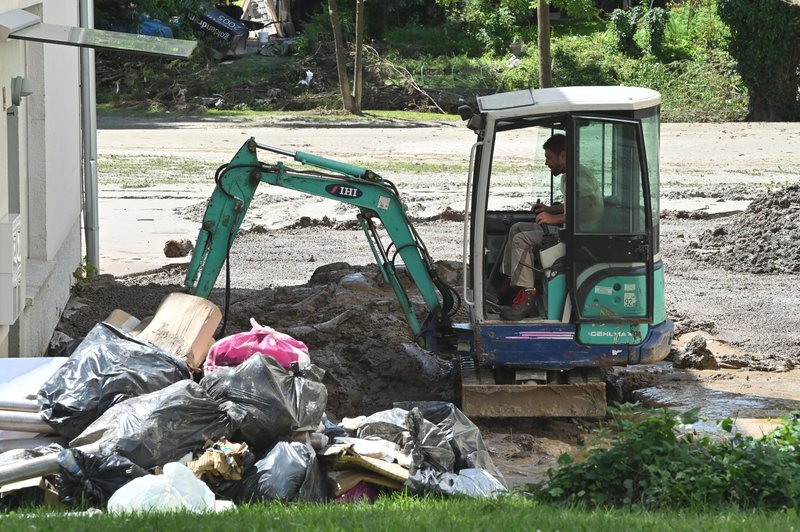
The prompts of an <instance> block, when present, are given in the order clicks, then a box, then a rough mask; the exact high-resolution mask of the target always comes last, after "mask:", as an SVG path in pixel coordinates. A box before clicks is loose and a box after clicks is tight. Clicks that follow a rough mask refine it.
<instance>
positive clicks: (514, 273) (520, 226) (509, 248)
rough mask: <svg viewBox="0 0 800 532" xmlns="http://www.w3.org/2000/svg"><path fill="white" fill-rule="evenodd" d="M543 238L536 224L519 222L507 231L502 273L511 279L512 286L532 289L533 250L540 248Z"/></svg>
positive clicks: (540, 228) (540, 229)
mask: <svg viewBox="0 0 800 532" xmlns="http://www.w3.org/2000/svg"><path fill="white" fill-rule="evenodd" d="M543 236H544V231H543V230H542V226H541V225H539V224H537V223H528V222H519V223H515V224H514V225H512V226H511V229H509V231H508V241H507V242H506V249H505V253H504V255H503V265H502V266H503V267H502V272H503V273H504V274H506V275H508V276H509V277H511V285H512V286H521V287H523V288H533V281H534V276H533V250H535V249H539V248H540V247H541V245H542V237H543Z"/></svg>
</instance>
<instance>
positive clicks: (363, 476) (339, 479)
mask: <svg viewBox="0 0 800 532" xmlns="http://www.w3.org/2000/svg"><path fill="white" fill-rule="evenodd" d="M328 478H330V479H331V481H332V482H333V494H334V496H335V497H338V496H339V495H341V494H343V493H347V492H348V491H350V490H351V489H353V488H354V487H355V486H356V485H357V484H358V483H359V482H368V483H369V484H375V485H377V486H385V487H387V488H391V489H393V490H401V489H403V483H402V482H400V481H399V480H394V479H391V478H389V477H384V476H382V475H378V474H376V473H368V472H366V471H361V470H358V469H344V470H341V471H331V472H330V473H328Z"/></svg>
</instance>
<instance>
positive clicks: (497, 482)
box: [358, 402, 507, 497]
mask: <svg viewBox="0 0 800 532" xmlns="http://www.w3.org/2000/svg"><path fill="white" fill-rule="evenodd" d="M368 436H377V437H381V438H384V439H387V440H390V441H394V442H395V443H398V444H400V445H403V446H404V451H405V452H406V453H409V454H410V455H411V458H412V467H411V468H410V473H411V475H410V476H409V479H408V481H407V482H406V484H407V485H408V486H409V488H410V489H411V490H412V491H413V492H415V493H437V494H441V495H465V496H470V497H494V496H496V495H497V493H500V492H503V491H507V489H506V485H505V479H504V478H503V475H502V474H501V473H500V471H499V470H498V469H497V468H496V467H495V465H494V463H493V462H492V459H491V457H490V456H489V452H488V450H487V449H486V445H485V444H484V443H483V438H482V437H481V434H480V430H479V429H478V428H477V427H476V426H475V425H474V424H473V423H472V422H471V421H470V420H469V418H467V417H466V416H465V415H464V414H463V413H462V412H461V411H460V410H458V408H456V407H455V406H454V405H453V404H452V403H446V402H405V403H395V407H394V408H392V409H391V410H384V411H382V412H377V413H375V414H373V415H371V416H369V417H368V418H367V419H365V420H364V422H363V423H362V424H361V426H360V427H359V429H358V437H360V438H364V437H368Z"/></svg>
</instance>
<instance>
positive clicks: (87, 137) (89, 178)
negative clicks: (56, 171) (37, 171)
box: [79, 0, 100, 271]
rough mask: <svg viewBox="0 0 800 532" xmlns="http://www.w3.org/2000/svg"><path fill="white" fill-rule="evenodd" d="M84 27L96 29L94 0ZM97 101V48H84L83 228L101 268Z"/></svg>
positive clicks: (84, 2) (90, 261)
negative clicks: (95, 49) (95, 55)
mask: <svg viewBox="0 0 800 532" xmlns="http://www.w3.org/2000/svg"><path fill="white" fill-rule="evenodd" d="M79 9H80V11H79V13H80V24H81V27H82V28H94V0H80V8H79ZM96 104H97V101H96V98H95V76H94V49H92V48H84V47H81V132H82V144H83V227H84V232H85V235H84V237H85V240H86V263H87V265H92V266H94V268H96V270H92V269H91V268H90V269H89V271H99V269H100V238H99V228H98V225H99V223H98V216H97V106H96Z"/></svg>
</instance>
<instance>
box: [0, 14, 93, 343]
mask: <svg viewBox="0 0 800 532" xmlns="http://www.w3.org/2000/svg"><path fill="white" fill-rule="evenodd" d="M16 8H27V9H29V10H30V11H32V12H34V13H36V14H38V15H40V16H41V17H42V21H43V22H45V23H50V24H60V25H67V26H74V25H77V24H78V1H77V0H42V1H41V2H38V3H37V2H30V1H26V2H22V1H17V0H0V12H2V11H7V10H10V9H16ZM18 75H21V76H24V77H26V78H28V79H30V80H31V81H32V82H33V85H34V94H32V95H31V96H28V97H27V98H25V99H24V100H23V103H22V104H21V105H20V108H19V110H20V130H19V134H20V137H21V138H20V148H21V151H22V155H21V158H20V161H21V163H20V173H21V174H22V175H21V177H20V179H21V186H20V188H21V195H22V198H21V202H20V203H21V210H22V211H23V243H24V245H25V249H27V256H26V259H25V279H26V302H25V307H24V310H23V312H22V316H21V317H20V319H19V321H18V323H17V324H15V326H13V327H11V328H10V329H9V328H7V327H6V328H5V329H6V330H5V331H4V330H3V327H0V356H39V355H42V354H44V352H45V351H46V349H47V346H48V342H49V339H50V337H51V335H52V333H53V331H54V329H55V326H56V324H57V323H58V320H59V319H60V316H61V313H62V311H63V309H64V306H65V305H66V302H67V301H68V299H69V290H70V287H71V284H72V276H71V273H72V271H73V270H74V269H75V268H76V267H78V266H79V265H80V262H81V237H80V216H81V145H80V138H81V137H80V50H79V49H78V48H74V47H67V46H60V45H54V44H41V43H33V42H28V43H26V42H24V41H18V40H13V39H10V40H9V41H7V42H5V43H0V86H3V85H5V84H7V83H10V79H11V77H13V76H18ZM6 118H7V117H6V115H5V113H3V118H2V119H0V120H3V122H2V124H0V135H3V136H2V137H0V215H2V214H3V209H4V208H5V206H6V205H7V203H8V202H7V198H6V199H4V198H3V196H2V194H3V190H4V188H3V184H4V183H5V184H6V187H5V190H6V192H5V194H6V196H7V195H8V191H7V190H8V189H7V183H8V179H9V177H10V176H9V175H8V171H7V167H8V163H7V161H8V153H7V152H8V146H9V143H8V139H7V135H6V131H7V119H6ZM4 252H5V251H4V250H0V253H4Z"/></svg>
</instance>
